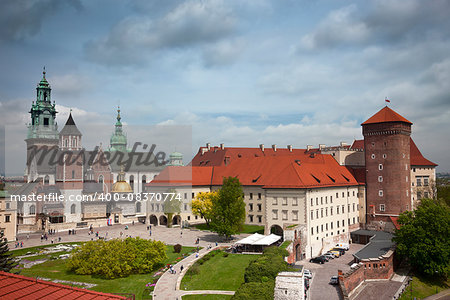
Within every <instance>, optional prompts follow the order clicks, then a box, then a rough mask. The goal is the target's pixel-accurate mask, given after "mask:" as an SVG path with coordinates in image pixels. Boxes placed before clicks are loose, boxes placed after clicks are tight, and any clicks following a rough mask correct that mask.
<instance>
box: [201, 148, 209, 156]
mask: <svg viewBox="0 0 450 300" xmlns="http://www.w3.org/2000/svg"><path fill="white" fill-rule="evenodd" d="M200 149H201V150H202V155H203V154H205V152H208V149H206V148H203V147H201V148H200Z"/></svg>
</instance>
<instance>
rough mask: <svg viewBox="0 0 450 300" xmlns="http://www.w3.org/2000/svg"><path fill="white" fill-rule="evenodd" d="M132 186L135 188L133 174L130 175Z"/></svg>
mask: <svg viewBox="0 0 450 300" xmlns="http://www.w3.org/2000/svg"><path fill="white" fill-rule="evenodd" d="M138 180H139V179H138ZM130 186H131V189H132V190H134V176H133V175H130Z"/></svg>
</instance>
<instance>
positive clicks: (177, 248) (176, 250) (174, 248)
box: [173, 244, 182, 253]
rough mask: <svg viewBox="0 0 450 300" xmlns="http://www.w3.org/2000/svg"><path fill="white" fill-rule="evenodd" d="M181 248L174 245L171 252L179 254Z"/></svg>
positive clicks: (178, 245)
mask: <svg viewBox="0 0 450 300" xmlns="http://www.w3.org/2000/svg"><path fill="white" fill-rule="evenodd" d="M181 248H182V246H181V245H180V244H176V245H174V246H173V252H175V253H180V252H181Z"/></svg>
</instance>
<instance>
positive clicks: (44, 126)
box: [25, 68, 59, 183]
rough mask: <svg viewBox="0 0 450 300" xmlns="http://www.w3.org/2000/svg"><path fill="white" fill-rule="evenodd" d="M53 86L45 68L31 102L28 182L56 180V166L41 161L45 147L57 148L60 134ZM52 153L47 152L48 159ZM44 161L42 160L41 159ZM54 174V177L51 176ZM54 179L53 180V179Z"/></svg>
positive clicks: (27, 140)
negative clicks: (52, 94)
mask: <svg viewBox="0 0 450 300" xmlns="http://www.w3.org/2000/svg"><path fill="white" fill-rule="evenodd" d="M51 90H52V89H51V87H50V84H49V83H48V81H47V79H46V78H45V68H44V71H43V76H42V79H41V81H40V82H39V83H38V85H37V87H36V101H33V102H32V104H31V110H30V112H29V113H30V114H31V123H29V124H28V133H27V138H26V140H25V142H26V143H27V168H26V172H25V173H26V174H25V175H26V177H27V181H28V182H32V181H35V180H36V179H38V178H42V179H43V180H44V181H45V182H47V183H48V182H49V181H53V182H54V171H55V170H54V168H53V169H52V168H51V167H50V168H49V167H48V164H47V163H46V161H45V162H43V163H39V161H40V158H41V157H42V155H44V154H43V153H45V151H44V150H45V149H49V148H50V149H57V146H58V141H59V136H58V127H57V124H56V120H55V119H56V113H57V111H56V109H55V102H54V101H53V103H52V102H51ZM49 156H50V155H49V154H48V153H47V155H46V158H45V159H47V158H48V157H49ZM41 161H42V160H41ZM52 176H53V178H51V177H52ZM52 179H53V180H52Z"/></svg>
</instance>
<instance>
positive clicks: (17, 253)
mask: <svg viewBox="0 0 450 300" xmlns="http://www.w3.org/2000/svg"><path fill="white" fill-rule="evenodd" d="M81 243H82V242H68V243H57V244H48V245H42V246H35V247H29V248H12V249H9V250H10V252H11V254H12V255H11V256H12V257H16V256H21V255H25V254H27V253H28V252H31V253H39V252H40V251H41V250H44V249H45V248H50V247H54V246H56V245H73V244H81Z"/></svg>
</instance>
